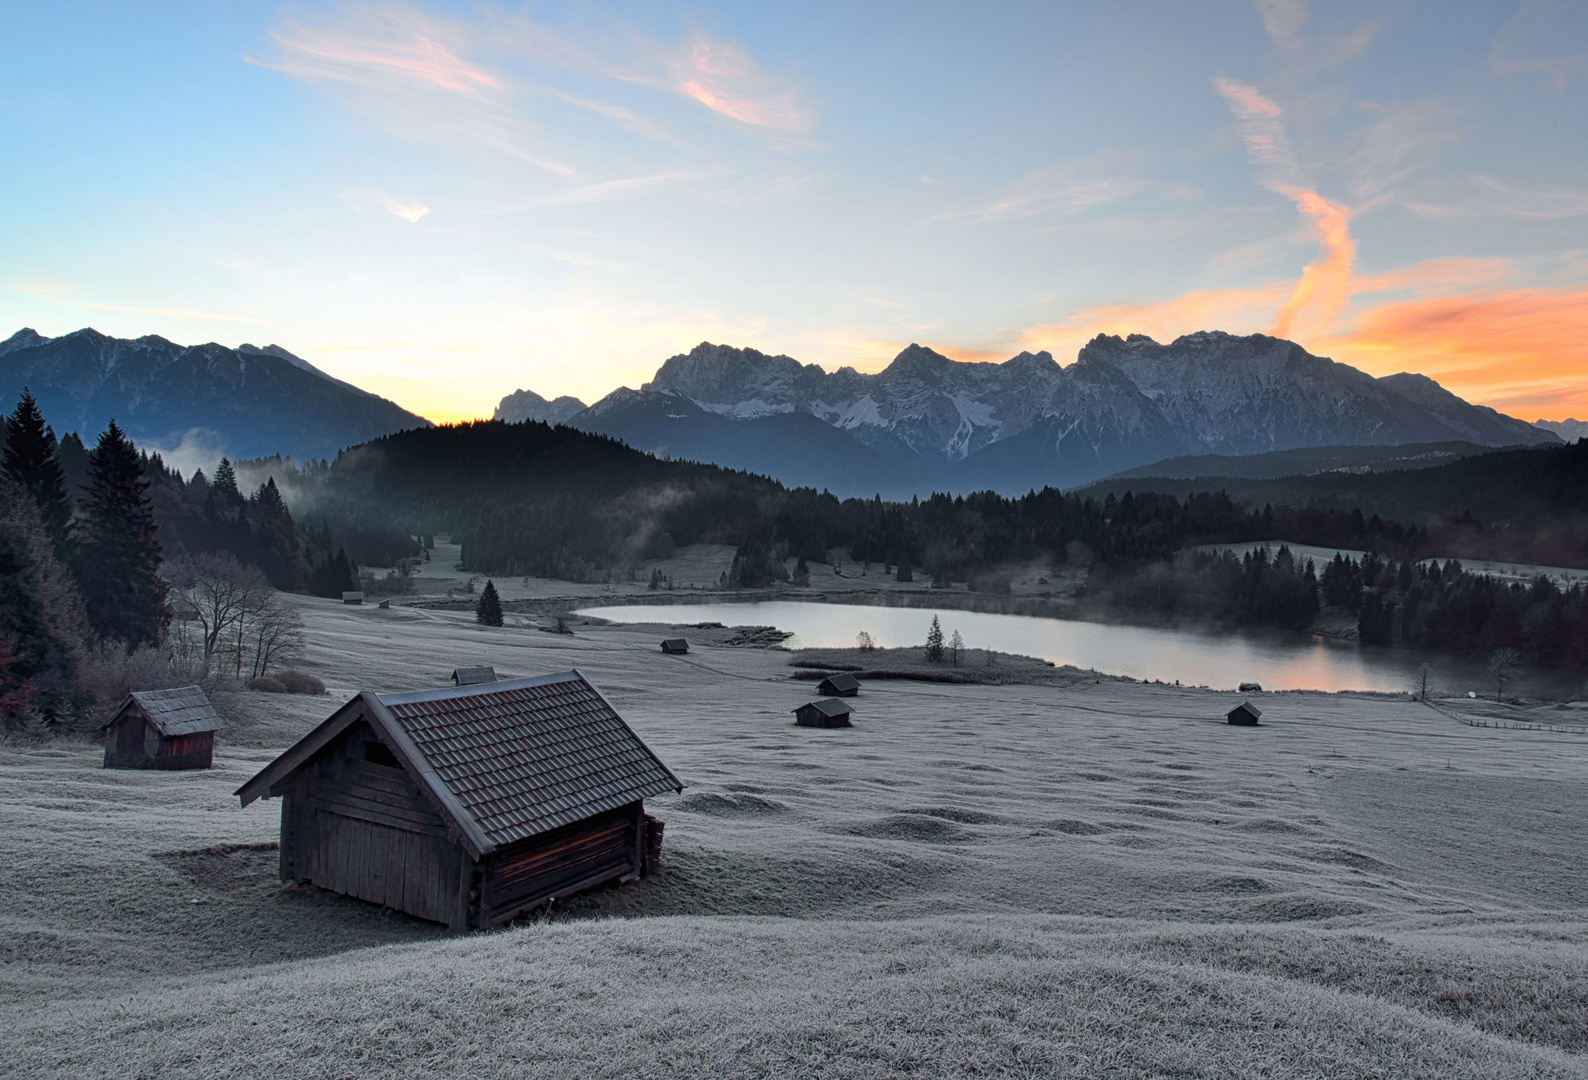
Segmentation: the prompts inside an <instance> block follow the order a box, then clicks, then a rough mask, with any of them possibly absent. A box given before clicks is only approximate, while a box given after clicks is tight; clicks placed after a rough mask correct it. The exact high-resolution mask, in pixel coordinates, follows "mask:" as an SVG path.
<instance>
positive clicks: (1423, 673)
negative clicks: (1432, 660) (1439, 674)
mask: <svg viewBox="0 0 1588 1080" xmlns="http://www.w3.org/2000/svg"><path fill="white" fill-rule="evenodd" d="M1433 686H1434V669H1433V668H1431V667H1429V666H1428V665H1427V664H1424V665H1422V666H1421V667H1419V668H1418V669H1417V674H1416V675H1413V676H1412V697H1414V698H1416V699H1417V700H1418V701H1427V700H1428V695H1429V693H1430V692H1431V691H1432V690H1433Z"/></svg>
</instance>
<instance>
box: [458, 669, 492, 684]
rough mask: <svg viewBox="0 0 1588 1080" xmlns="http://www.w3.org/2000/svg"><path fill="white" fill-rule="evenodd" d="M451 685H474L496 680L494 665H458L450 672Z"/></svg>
mask: <svg viewBox="0 0 1588 1080" xmlns="http://www.w3.org/2000/svg"><path fill="white" fill-rule="evenodd" d="M451 677H452V685H453V686H474V685H476V684H478V683H488V682H495V681H496V669H495V668H494V667H483V666H482V667H460V668H458V669H457V670H456V671H454V672H453V673H452V676H451Z"/></svg>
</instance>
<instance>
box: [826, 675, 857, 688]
mask: <svg viewBox="0 0 1588 1080" xmlns="http://www.w3.org/2000/svg"><path fill="white" fill-rule="evenodd" d="M821 685H823V686H831V687H832V688H833V689H834V690H858V689H860V680H858V679H856V678H855V677H854V676H853V675H850V674H849V673H847V672H839V673H838V674H837V675H829V676H827V678H825V679H823V680H822V682H821Z"/></svg>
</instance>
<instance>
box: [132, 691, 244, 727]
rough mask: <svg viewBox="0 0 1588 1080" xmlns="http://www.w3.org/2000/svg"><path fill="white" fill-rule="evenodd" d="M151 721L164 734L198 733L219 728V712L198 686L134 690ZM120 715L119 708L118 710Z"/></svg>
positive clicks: (136, 697) (133, 694)
mask: <svg viewBox="0 0 1588 1080" xmlns="http://www.w3.org/2000/svg"><path fill="white" fill-rule="evenodd" d="M129 696H130V697H131V698H132V700H133V701H136V702H137V703H138V707H139V708H141V709H142V710H143V714H144V715H145V716H147V717H148V718H149V723H151V724H153V725H154V726H155V729H156V730H157V731H159V732H160V734H161V735H164V736H166V737H168V738H169V737H170V736H173V735H197V734H198V733H199V732H201V731H218V730H219V729H220V726H221V718H220V714H219V713H217V712H216V711H215V706H213V705H211V704H210V699H209V698H207V697H205V696H204V691H203V690H201V689H200V688H199V687H197V686H177V687H173V688H171V689H170V690H134V691H133V692H132V694H131V695H129ZM117 714H118V715H119V714H120V710H117Z"/></svg>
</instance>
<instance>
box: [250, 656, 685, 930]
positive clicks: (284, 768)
mask: <svg viewBox="0 0 1588 1080" xmlns="http://www.w3.org/2000/svg"><path fill="white" fill-rule="evenodd" d="M683 787H684V783H683V781H682V780H680V779H679V778H678V776H677V774H675V773H674V772H673V771H672V770H671V769H669V768H668V767H667V766H666V765H665V764H664V763H663V762H662V760H661V758H659V757H658V756H657V755H656V753H655V752H654V751H653V750H652V749H651V748H650V747H649V746H647V745H646V744H645V742H644V740H642V739H641V738H640V737H639V736H638V735H637V734H635V732H634V729H633V728H631V727H629V725H628V723H627V722H626V721H624V719H623V718H622V717H621V716H619V715H618V712H617V710H616V709H614V708H613V707H612V705H611V703H610V702H608V701H607V699H606V698H605V697H603V696H602V695H601V693H600V692H599V691H598V690H596V688H595V687H593V686H591V685H590V683H589V682H588V681H587V680H586V679H585V677H584V676H583V675H582V674H580V673H579V672H578V671H566V672H562V673H560V674H556V675H542V676H540V677H538V678H529V679H510V680H505V681H502V682H494V683H486V684H480V685H475V686H462V687H457V688H451V687H449V688H446V689H441V690H426V691H421V692H418V693H407V694H376V693H371V692H365V693H362V694H360V695H359V696H358V697H356V698H353V699H352V700H351V701H349V702H348V703H347V704H346V705H344V706H342V707H341V708H340V709H338V710H337V711H336V712H335V713H333V714H332V715H331V717H330V718H329V719H327V720H326V721H325V722H324V723H322V724H321V725H320V726H319V727H317V728H315V729H314V730H313V731H312V732H310V733H309V734H308V735H306V736H305V737H304V738H303V739H301V740H300V741H299V742H298V743H297V745H295V746H293V747H292V748H291V749H289V750H288V751H287V752H286V753H284V754H282V755H281V756H280V757H279V758H277V759H276V760H275V761H274V762H272V763H271V764H270V765H269V766H267V767H266V768H265V769H264V770H263V771H261V772H260V773H259V775H257V776H255V777H254V778H253V779H252V780H250V781H248V783H246V784H244V785H243V786H242V787H241V788H239V789H238V791H237V795H238V797H239V798H240V799H241V800H242V803H243V805H244V806H247V805H248V804H249V803H251V802H253V801H254V800H255V799H260V798H270V797H272V796H278V795H279V796H282V797H283V802H282V807H281V870H280V873H281V879H282V880H283V881H295V882H299V883H304V884H314V885H318V886H320V887H321V888H324V889H329V890H331V891H333V892H339V893H345V894H347V895H349V896H354V897H358V898H359V899H362V900H368V901H370V902H371V903H376V904H382V905H385V906H386V907H390V908H395V909H396V910H398V911H403V912H407V913H408V914H410V915H413V916H416V917H418V918H421V919H429V920H432V921H434V922H440V923H445V924H446V925H448V926H449V927H451V928H453V929H454V930H472V929H480V928H484V927H488V926H498V925H501V924H502V923H505V922H508V921H510V920H511V919H512V918H513V917H514V916H516V915H519V914H521V913H523V912H525V911H528V910H530V909H532V908H535V907H538V906H539V905H541V904H543V903H545V902H547V901H548V900H550V899H553V898H558V897H567V896H572V895H573V894H575V893H578V892H582V891H584V890H586V889H590V888H594V887H595V886H597V885H601V884H603V883H605V882H609V881H614V880H623V881H627V880H631V879H632V878H635V877H639V876H640V875H642V874H646V873H650V872H652V871H654V870H655V869H656V866H657V859H658V856H659V849H660V840H661V831H662V830H661V822H659V821H656V820H655V819H654V818H651V817H649V816H648V815H647V814H646V813H645V806H644V800H645V799H647V798H650V797H651V796H654V795H660V794H662V793H663V792H667V791H681V790H683Z"/></svg>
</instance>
